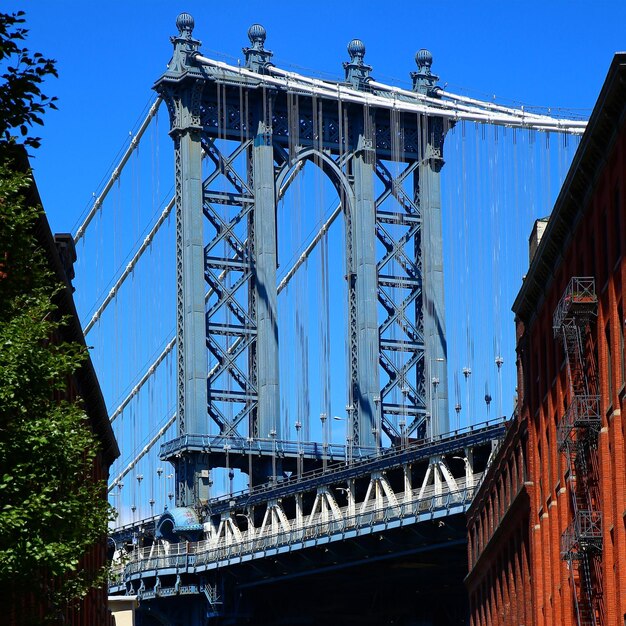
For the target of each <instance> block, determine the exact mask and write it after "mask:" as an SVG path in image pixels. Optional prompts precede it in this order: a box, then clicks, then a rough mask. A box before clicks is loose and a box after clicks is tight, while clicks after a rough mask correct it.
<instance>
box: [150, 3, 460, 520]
mask: <svg viewBox="0 0 626 626" xmlns="http://www.w3.org/2000/svg"><path fill="white" fill-rule="evenodd" d="M176 25H177V27H178V34H177V35H176V36H174V37H173V38H172V42H173V45H174V53H173V57H172V60H171V61H170V64H169V66H168V69H167V71H166V72H165V74H164V75H163V76H162V77H161V78H160V79H159V80H158V81H157V82H156V84H155V89H156V91H157V92H158V93H159V94H160V95H161V96H162V97H163V99H164V100H165V102H166V104H167V107H168V110H169V115H170V122H171V130H170V134H171V137H172V140H173V141H174V146H175V170H176V171H175V176H176V178H175V195H176V259H177V260H176V262H177V300H176V307H177V308H176V311H177V350H178V353H177V437H176V439H175V440H173V441H170V442H168V443H167V444H165V445H164V446H163V448H162V453H161V455H162V458H164V459H167V460H170V461H171V462H172V463H173V464H174V465H175V468H176V477H177V504H178V506H182V507H196V508H197V507H198V506H199V505H201V504H202V503H204V502H206V501H208V499H209V497H210V485H211V477H210V472H209V464H208V461H209V455H210V459H211V466H212V467H216V466H220V465H221V466H222V467H229V468H230V469H231V470H232V468H233V467H234V466H236V463H237V461H236V458H240V459H245V458H246V456H245V454H246V451H249V463H244V461H243V460H241V465H240V469H241V470H242V471H244V472H246V473H250V484H251V485H255V484H259V483H264V482H278V481H280V478H281V476H282V473H283V471H287V470H292V471H294V470H295V467H296V464H297V463H298V462H299V457H302V456H303V455H305V456H306V458H308V459H309V460H310V463H311V464H313V465H311V466H314V464H315V463H321V462H322V461H323V459H321V458H320V453H319V451H313V452H311V453H310V454H309V453H308V452H307V453H306V454H305V452H303V450H302V449H299V448H298V447H297V446H296V444H295V442H291V441H288V440H287V438H286V436H285V434H284V433H282V432H281V420H280V416H279V412H280V394H281V390H280V388H279V371H280V368H281V363H280V362H279V342H280V340H281V320H280V317H279V315H278V305H277V285H276V262H277V229H276V209H277V201H278V198H279V196H280V195H281V193H282V190H283V189H284V188H285V186H287V185H288V184H289V182H290V180H292V179H293V177H294V176H296V175H297V173H298V171H299V168H301V167H302V164H303V163H304V162H306V161H311V162H313V163H315V164H316V165H318V166H319V167H320V168H321V169H322V170H323V172H324V173H325V174H326V175H327V176H328V177H329V179H330V180H331V181H332V184H333V186H334V187H335V188H336V190H337V194H338V196H339V198H340V200H341V215H342V216H343V221H344V225H345V242H346V247H345V265H346V268H347V272H346V281H347V294H348V303H347V311H348V318H349V319H348V336H347V339H346V341H347V342H348V355H349V356H348V363H347V367H348V370H349V379H350V385H349V389H348V390H347V397H346V404H347V409H348V415H349V428H348V429H347V432H348V435H347V441H346V451H347V447H348V446H349V447H350V451H351V454H354V455H359V456H368V455H374V454H376V451H377V448H380V446H381V444H382V439H383V436H386V439H385V441H387V440H388V441H389V442H390V445H391V446H394V445H398V446H399V445H400V444H401V442H402V441H403V440H408V438H409V437H411V438H424V437H432V436H437V435H439V434H441V433H445V432H447V431H448V430H449V422H448V401H447V378H446V356H447V355H446V331H445V312H444V297H443V259H442V256H443V255H442V232H441V231H442V228H441V200H440V171H441V168H442V166H443V142H444V137H445V134H446V131H447V129H448V127H449V124H450V122H449V121H448V119H447V118H446V119H444V118H443V117H436V116H435V117H433V116H430V115H426V114H419V113H417V114H416V113H407V112H404V111H402V110H396V109H395V107H394V101H393V99H392V96H390V94H389V92H388V91H387V92H383V91H381V90H379V89H378V88H377V87H376V82H375V81H374V79H373V78H372V75H371V72H372V68H371V67H370V66H369V65H367V64H366V63H365V61H364V56H365V46H364V44H363V43H362V42H361V41H359V40H356V39H355V40H353V41H352V42H350V44H349V46H348V53H349V56H350V60H349V61H348V62H346V63H344V69H345V82H343V83H330V82H326V83H322V81H314V80H313V79H311V81H310V89H308V90H307V89H304V88H303V86H302V85H299V87H298V88H295V87H293V86H292V87H290V86H289V80H288V75H287V73H286V72H283V71H282V70H279V69H278V68H275V67H274V66H273V65H272V63H271V58H272V53H271V52H270V51H269V50H267V49H266V48H265V39H266V32H265V29H264V28H263V27H262V26H260V25H258V24H255V25H253V26H252V27H250V29H249V31H248V36H249V39H250V47H247V48H244V55H245V67H242V68H240V69H239V71H234V70H233V69H232V68H230V69H229V68H228V66H226V65H223V66H220V64H219V63H216V62H211V63H209V62H208V61H209V60H208V59H205V58H204V57H203V56H202V55H201V53H200V42H199V41H198V40H196V39H195V38H194V36H193V28H194V21H193V18H192V17H191V16H190V15H188V14H185V13H183V14H181V15H179V16H178V18H177V21H176ZM416 62H417V65H418V70H417V71H416V72H414V73H412V79H413V90H414V92H417V93H419V94H422V95H424V96H426V97H427V98H429V99H437V98H438V87H437V86H436V82H437V80H438V77H437V76H435V75H434V74H432V72H431V65H432V56H431V55H430V53H429V52H428V51H426V50H420V51H419V52H418V53H417V56H416ZM285 77H287V79H286V80H285ZM318 83H319V84H318ZM305 86H306V85H305ZM342 90H343V91H342ZM345 94H348V95H345ZM350 94H357V95H358V94H362V96H361V97H360V100H359V98H356V97H352V96H350ZM370 97H371V101H370ZM393 98H402V96H401V95H397V94H396V95H393ZM295 99H297V101H298V106H297V107H294V106H293V102H294V100H295ZM320 102H321V103H322V104H323V106H324V115H323V118H322V117H321V116H320V117H319V119H316V111H318V110H319V103H320ZM318 122H319V123H318ZM389 162H394V163H396V164H397V165H398V171H399V173H396V174H392V169H391V168H390V167H389V166H388V163H389ZM393 171H396V170H395V169H394V170H393ZM381 185H382V187H381ZM381 188H382V189H383V191H382V193H378V194H377V191H376V190H377V189H381ZM389 198H395V204H394V207H395V208H394V210H393V211H388V210H386V209H385V207H384V206H383V204H384V201H385V200H387V199H389ZM224 251H227V252H226V253H225V252H224ZM394 268H395V269H394ZM397 268H401V269H400V270H398V269H397ZM392 328H395V332H394V333H392V332H391V329H392ZM398 333H400V334H401V339H398ZM207 350H208V353H211V354H212V355H213V357H214V358H215V359H216V360H217V365H215V367H213V368H212V369H211V370H209V367H208V353H207ZM394 415H395V416H396V417H397V416H399V415H401V416H402V419H401V420H400V421H398V419H396V420H395V421H394V419H393V416H394ZM209 420H213V421H214V422H215V423H216V424H217V426H218V428H219V436H217V437H215V436H213V437H211V436H209V434H208V432H209V430H208V424H209ZM398 424H401V426H398ZM277 449H280V451H281V454H280V455H277ZM237 452H239V453H240V454H239V455H237V454H235V453H237ZM253 452H254V459H253V454H252V453H253ZM324 453H325V452H322V455H323V454H324ZM307 455H308V456H307ZM233 459H235V460H233ZM300 460H301V458H300Z"/></svg>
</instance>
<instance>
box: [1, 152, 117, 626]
mask: <svg viewBox="0 0 626 626" xmlns="http://www.w3.org/2000/svg"><path fill="white" fill-rule="evenodd" d="M13 158H14V162H15V163H16V165H17V166H18V167H19V168H20V169H22V170H23V171H27V170H29V169H30V167H29V163H28V158H27V156H26V152H25V150H23V149H16V153H15V155H14V157H13ZM26 199H27V201H28V202H29V203H30V204H31V205H32V206H40V205H41V199H40V197H39V192H38V190H37V187H36V185H35V184H34V183H33V184H32V185H31V186H30V187H29V188H28V190H27V192H26ZM33 234H34V237H35V240H36V242H37V245H38V247H39V248H41V249H42V250H43V251H44V253H45V257H46V260H47V264H48V267H49V268H50V270H51V271H52V273H53V275H54V276H55V278H56V280H57V281H58V282H59V283H60V284H62V285H63V289H61V290H59V292H58V293H57V294H56V295H55V296H54V301H55V304H56V305H57V307H58V309H57V311H56V312H55V316H58V317H61V316H62V317H66V318H67V320H68V323H67V324H65V325H64V326H62V327H61V328H60V329H59V331H58V335H57V336H54V337H52V338H51V339H52V341H53V342H54V341H59V342H78V343H81V344H83V345H85V338H84V335H83V332H82V328H81V324H80V320H79V319H78V314H77V312H76V307H75V304H74V298H73V295H72V294H73V291H74V289H73V287H72V283H71V280H72V278H73V277H74V270H73V263H74V261H75V260H76V252H75V250H74V242H73V238H72V237H71V235H56V236H54V235H53V234H52V232H51V230H50V226H49V224H48V220H47V218H46V216H45V214H43V213H42V214H41V215H40V216H39V218H38V220H37V222H36V223H35V228H34V233H33ZM78 396H80V398H82V400H83V405H84V409H85V412H86V414H87V417H88V423H89V427H90V428H91V430H92V431H93V433H94V434H95V435H96V438H97V440H98V441H99V444H100V447H99V450H98V453H97V455H96V458H95V461H94V464H93V466H92V468H91V477H92V479H93V480H97V481H105V482H106V481H107V480H108V477H109V468H110V467H111V464H112V463H113V461H114V460H115V459H116V458H117V457H118V456H119V454H120V452H119V448H118V446H117V442H116V440H115V436H114V434H113V429H112V427H111V424H110V422H109V417H108V412H107V409H106V405H105V403H104V398H103V396H102V392H101V390H100V385H99V383H98V379H97V377H96V373H95V370H94V367H93V364H92V362H91V359H90V358H87V359H86V360H85V361H84V362H83V363H82V364H81V367H80V368H79V369H78V370H77V371H76V373H75V374H74V375H73V376H72V377H71V378H70V379H68V381H67V387H66V389H65V390H64V392H63V393H62V394H60V397H59V399H66V400H69V401H73V400H75V399H76V398H77V397H78ZM102 497H103V498H106V497H107V494H106V493H105V492H103V494H102ZM106 550H107V545H106V537H102V541H101V542H100V543H98V544H97V545H94V546H93V547H92V548H91V550H89V551H88V553H86V554H85V555H83V557H82V559H81V562H80V565H79V567H80V568H81V569H82V570H86V571H99V570H100V569H101V568H102V566H103V565H104V564H105V561H106ZM24 592H25V593H24V594H20V596H19V597H15V596H12V597H5V596H3V595H2V593H0V611H1V613H2V615H3V616H4V617H0V623H2V624H7V625H8V626H13V625H15V626H18V625H21V624H23V623H25V621H24V615H25V614H32V612H33V607H37V608H36V610H35V612H36V611H37V610H38V611H39V612H40V613H44V612H45V609H43V608H39V607H40V605H41V602H40V599H39V598H38V597H37V596H36V594H34V593H33V592H32V591H30V590H24ZM47 617H50V616H47ZM3 620H4V621H3ZM61 622H62V623H63V624H68V625H70V626H93V625H96V624H97V625H99V626H113V624H114V621H113V617H112V615H111V612H110V611H109V609H108V602H107V589H106V587H102V588H97V589H92V590H91V591H90V592H89V593H88V594H87V596H86V597H85V598H84V599H83V600H82V601H81V602H80V603H79V604H78V605H77V606H76V607H74V608H73V609H71V610H70V611H68V612H67V614H66V615H64V616H63V618H62V619H61Z"/></svg>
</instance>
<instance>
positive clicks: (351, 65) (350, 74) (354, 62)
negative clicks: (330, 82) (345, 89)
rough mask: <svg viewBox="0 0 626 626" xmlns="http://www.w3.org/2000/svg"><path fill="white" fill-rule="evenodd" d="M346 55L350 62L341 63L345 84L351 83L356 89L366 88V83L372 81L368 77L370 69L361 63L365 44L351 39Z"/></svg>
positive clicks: (369, 66)
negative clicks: (344, 74) (344, 72)
mask: <svg viewBox="0 0 626 626" xmlns="http://www.w3.org/2000/svg"><path fill="white" fill-rule="evenodd" d="M348 54H349V55H350V60H349V61H346V62H344V63H343V69H344V70H345V71H346V82H348V83H351V84H352V86H353V87H354V88H356V89H365V88H367V83H368V82H369V81H370V80H372V77H371V76H370V72H371V71H372V67H371V65H366V64H365V63H364V62H363V58H364V57H365V44H364V43H363V42H362V41H361V40H360V39H353V40H352V41H351V42H350V43H349V44H348Z"/></svg>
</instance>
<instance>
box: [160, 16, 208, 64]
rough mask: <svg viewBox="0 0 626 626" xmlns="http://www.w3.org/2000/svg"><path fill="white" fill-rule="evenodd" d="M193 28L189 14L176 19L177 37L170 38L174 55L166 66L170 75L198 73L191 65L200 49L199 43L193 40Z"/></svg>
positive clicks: (192, 20) (193, 24) (192, 21)
mask: <svg viewBox="0 0 626 626" xmlns="http://www.w3.org/2000/svg"><path fill="white" fill-rule="evenodd" d="M194 26H195V21H194V19H193V17H192V16H191V15H190V14H189V13H181V14H180V15H179V16H178V17H177V18H176V28H177V29H178V35H174V36H173V37H170V40H171V42H172V43H173V44H174V54H173V56H172V60H171V61H170V62H169V65H168V71H169V73H170V74H177V75H181V74H184V73H185V72H189V71H191V72H198V71H199V70H198V68H197V66H196V65H194V63H193V57H194V55H196V54H197V53H198V49H199V48H200V42H199V41H198V40H197V39H194V36H193V27H194Z"/></svg>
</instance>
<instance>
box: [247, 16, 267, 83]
mask: <svg viewBox="0 0 626 626" xmlns="http://www.w3.org/2000/svg"><path fill="white" fill-rule="evenodd" d="M266 37H267V31H266V30H265V28H264V27H263V26H262V25H261V24H252V26H250V28H248V39H249V40H250V48H243V53H244V54H245V55H246V67H247V68H248V69H250V70H252V71H253V72H259V74H264V73H265V70H266V68H267V66H268V65H271V62H270V59H271V58H272V56H273V53H272V52H270V51H269V50H266V49H265V39H266Z"/></svg>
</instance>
